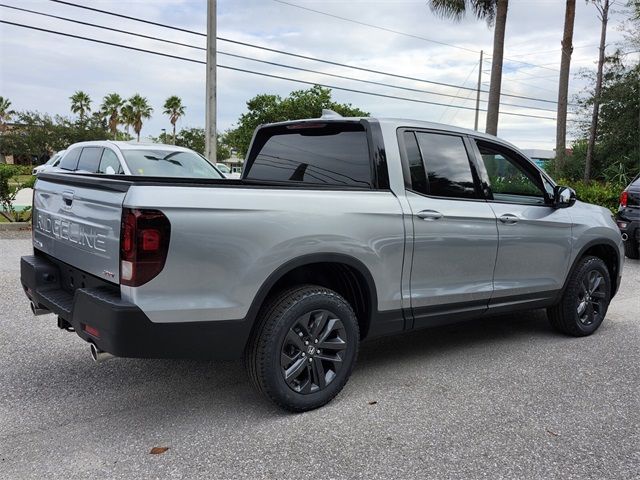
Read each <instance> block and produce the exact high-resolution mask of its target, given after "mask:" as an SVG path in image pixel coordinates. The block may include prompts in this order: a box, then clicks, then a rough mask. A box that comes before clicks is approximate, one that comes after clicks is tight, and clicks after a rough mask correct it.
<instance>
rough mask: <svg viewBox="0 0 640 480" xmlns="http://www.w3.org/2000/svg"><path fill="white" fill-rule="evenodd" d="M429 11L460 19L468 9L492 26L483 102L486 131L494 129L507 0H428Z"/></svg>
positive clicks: (496, 122) (497, 108)
mask: <svg viewBox="0 0 640 480" xmlns="http://www.w3.org/2000/svg"><path fill="white" fill-rule="evenodd" d="M429 6H430V8H431V10H432V11H433V12H435V13H436V14H437V15H440V16H442V17H448V18H453V19H454V20H461V19H462V18H463V17H464V16H465V15H466V13H467V11H469V10H472V11H473V14H474V15H475V16H476V18H478V19H480V20H486V21H487V23H488V24H489V26H493V25H494V24H495V26H494V30H493V56H492V61H491V83H490V84H489V103H488V105H487V127H486V132H487V133H489V134H491V135H497V133H498V115H499V113H500V89H501V87H502V61H503V54H504V35H505V29H506V25H507V10H508V8H509V0H429Z"/></svg>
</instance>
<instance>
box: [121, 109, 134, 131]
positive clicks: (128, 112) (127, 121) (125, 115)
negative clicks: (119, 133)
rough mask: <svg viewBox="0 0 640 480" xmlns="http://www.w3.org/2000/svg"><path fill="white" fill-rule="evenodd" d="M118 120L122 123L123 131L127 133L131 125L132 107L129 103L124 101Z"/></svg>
mask: <svg viewBox="0 0 640 480" xmlns="http://www.w3.org/2000/svg"><path fill="white" fill-rule="evenodd" d="M120 120H122V123H123V124H124V131H125V133H126V134H127V136H128V135H129V127H131V126H132V125H133V107H132V106H131V104H130V103H128V102H126V103H125V104H124V105H123V106H122V108H120Z"/></svg>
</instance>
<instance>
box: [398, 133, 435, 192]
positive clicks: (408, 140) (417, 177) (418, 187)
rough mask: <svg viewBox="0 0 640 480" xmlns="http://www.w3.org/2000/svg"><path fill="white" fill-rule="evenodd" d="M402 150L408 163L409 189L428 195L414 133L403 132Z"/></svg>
mask: <svg viewBox="0 0 640 480" xmlns="http://www.w3.org/2000/svg"><path fill="white" fill-rule="evenodd" d="M404 148H405V152H406V154H407V161H408V163H409V173H410V175H411V189H412V190H415V191H416V192H420V193H425V194H428V193H429V186H428V184H427V175H426V173H425V171H424V164H423V163H422V157H421V156H420V149H419V148H418V142H417V140H416V135H415V133H413V132H404Z"/></svg>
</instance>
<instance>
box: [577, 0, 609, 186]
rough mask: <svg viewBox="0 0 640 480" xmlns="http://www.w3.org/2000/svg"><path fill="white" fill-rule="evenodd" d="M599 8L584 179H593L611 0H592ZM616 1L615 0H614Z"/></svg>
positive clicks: (586, 180)
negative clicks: (595, 65) (594, 76)
mask: <svg viewBox="0 0 640 480" xmlns="http://www.w3.org/2000/svg"><path fill="white" fill-rule="evenodd" d="M591 1H592V2H593V4H594V5H595V7H596V9H597V10H598V18H599V19H600V26H601V28H600V48H599V52H598V71H597V73H596V87H595V89H594V92H593V114H592V115H591V126H590V128H589V141H588V142H587V158H586V160H585V166H584V181H585V182H588V181H589V180H591V165H592V164H593V155H594V153H593V152H594V150H595V147H596V134H597V133H598V115H599V114H600V95H601V94H602V76H603V74H602V70H603V68H604V60H605V59H604V50H605V48H606V46H607V45H606V43H607V23H608V21H609V6H610V3H609V0H591ZM614 1H615V0H614Z"/></svg>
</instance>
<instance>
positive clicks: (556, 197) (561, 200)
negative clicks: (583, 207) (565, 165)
mask: <svg viewBox="0 0 640 480" xmlns="http://www.w3.org/2000/svg"><path fill="white" fill-rule="evenodd" d="M574 203H576V192H575V190H574V189H573V188H569V187H563V186H560V185H557V186H556V187H554V189H553V206H554V208H567V207H571V206H572V205H573V204H574Z"/></svg>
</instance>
